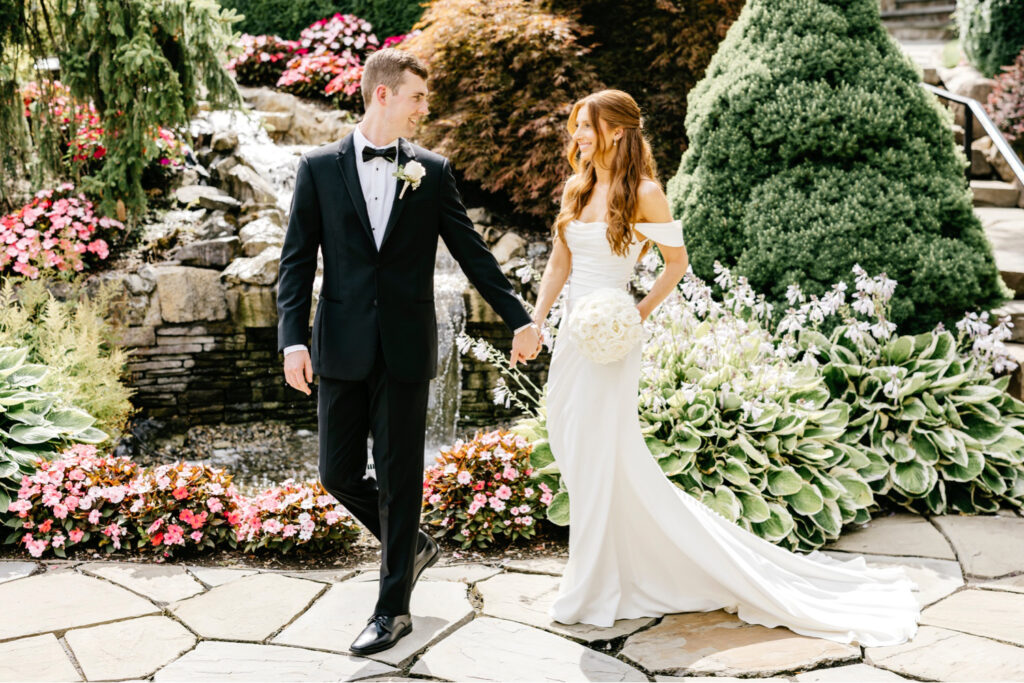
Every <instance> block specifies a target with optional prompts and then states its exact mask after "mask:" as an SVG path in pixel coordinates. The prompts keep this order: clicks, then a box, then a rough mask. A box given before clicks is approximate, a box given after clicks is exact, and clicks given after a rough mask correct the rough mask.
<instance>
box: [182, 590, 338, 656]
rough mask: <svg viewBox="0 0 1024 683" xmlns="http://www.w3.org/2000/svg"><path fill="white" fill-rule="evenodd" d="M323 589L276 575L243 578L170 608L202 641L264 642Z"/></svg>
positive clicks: (303, 608)
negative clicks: (217, 639)
mask: <svg viewBox="0 0 1024 683" xmlns="http://www.w3.org/2000/svg"><path fill="white" fill-rule="evenodd" d="M324 588H325V586H324V585H323V584H321V583H316V582H313V581H304V580H302V579H293V578H290V577H287V576H279V575H277V574H256V575H254V576H246V577H244V578H241V579H238V580H237V581H232V582H230V583H226V584H223V585H220V586H217V587H216V588H211V589H210V591H209V592H207V593H204V594H203V595H197V596H195V597H193V598H188V599H187V600H182V601H181V602H176V603H174V604H173V605H171V606H170V610H171V611H172V612H173V613H174V614H175V615H176V616H177V617H178V618H179V619H181V620H182V621H183V622H185V624H187V625H188V627H189V628H191V629H192V630H193V631H195V632H196V633H198V634H199V635H201V636H203V637H205V638H220V639H223V640H257V641H258V640H263V639H265V638H268V637H270V636H271V635H272V634H273V633H274V632H275V631H277V630H278V629H280V628H281V627H282V626H284V625H285V624H287V623H288V622H289V621H291V620H292V619H293V618H294V617H295V616H296V615H298V614H299V613H300V612H302V611H303V610H305V609H306V607H307V606H308V605H309V603H310V601H312V600H313V598H314V597H315V596H316V595H317V593H319V592H320V591H322V590H324Z"/></svg>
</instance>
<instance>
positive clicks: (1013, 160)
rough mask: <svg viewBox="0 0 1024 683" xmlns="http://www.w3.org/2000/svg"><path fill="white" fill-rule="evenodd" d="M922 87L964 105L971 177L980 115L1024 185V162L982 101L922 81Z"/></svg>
mask: <svg viewBox="0 0 1024 683" xmlns="http://www.w3.org/2000/svg"><path fill="white" fill-rule="evenodd" d="M921 87H923V88H925V89H926V90H930V91H932V92H933V93H934V94H935V95H937V96H938V97H941V98H942V99H944V100H950V101H952V102H957V103H959V104H962V105H964V155H965V156H966V157H967V177H968V178H970V177H971V143H972V142H974V117H978V121H980V122H981V127H982V128H984V129H985V132H986V133H987V134H988V137H989V139H991V140H992V144H994V145H995V146H996V149H997V150H998V151H999V153H1000V154H1002V155H1003V158H1004V159H1006V163H1007V164H1009V166H1010V170H1012V171H1013V174H1014V175H1015V176H1017V182H1019V183H1020V184H1021V186H1024V163H1021V161H1020V159H1019V158H1017V155H1016V154H1015V153H1014V151H1013V148H1012V147H1010V143H1008V142H1007V141H1006V138H1004V137H1003V134H1002V133H1000V132H999V129H998V128H996V124H994V123H992V119H990V118H989V117H988V113H987V112H986V111H985V108H984V107H982V106H981V102H979V101H978V100H976V99H974V98H972V97H964V96H963V95H957V94H955V93H951V92H949V91H948V90H944V89H942V88H939V87H936V86H934V85H931V84H929V83H922V84H921Z"/></svg>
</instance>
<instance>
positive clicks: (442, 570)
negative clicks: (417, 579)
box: [421, 564, 501, 583]
mask: <svg viewBox="0 0 1024 683" xmlns="http://www.w3.org/2000/svg"><path fill="white" fill-rule="evenodd" d="M500 573H501V570H500V569H498V568H497V567H488V566H487V565H485V564H453V565H448V566H444V567H439V566H434V567H431V568H430V569H428V570H426V571H425V572H423V576H422V577H421V578H423V579H426V580H428V581H461V582H462V583H477V582H478V581H483V580H485V579H489V578H491V577H492V576H496V575H498V574H500Z"/></svg>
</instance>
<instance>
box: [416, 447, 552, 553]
mask: <svg viewBox="0 0 1024 683" xmlns="http://www.w3.org/2000/svg"><path fill="white" fill-rule="evenodd" d="M532 450H533V449H532V446H531V445H530V442H529V441H527V440H526V439H525V438H523V437H522V436H519V435H516V434H513V433H511V432H508V431H503V430H494V431H490V432H478V433H477V434H476V435H475V436H474V437H473V439H471V440H470V441H462V440H459V441H456V442H455V444H454V445H452V446H451V447H450V448H446V449H443V450H442V451H441V453H440V454H439V455H438V456H437V464H435V465H434V466H432V467H430V468H428V469H427V472H426V475H425V479H424V481H423V518H422V519H423V523H424V524H428V525H430V526H431V527H433V535H434V536H435V537H436V538H444V537H447V538H450V539H451V540H453V541H455V542H456V543H460V544H461V545H462V547H463V548H471V547H477V548H486V547H488V546H491V545H493V544H495V543H496V542H497V541H499V540H500V539H507V540H509V541H515V540H517V539H528V538H532V537H533V536H534V535H535V534H536V533H537V523H538V522H539V521H540V520H542V519H544V518H545V516H546V511H547V507H548V505H550V504H551V501H552V499H553V497H554V492H553V491H552V490H551V488H550V487H549V486H548V485H547V484H545V483H543V482H535V481H533V476H532V475H533V466H532V464H531V462H530V455H531V451H532Z"/></svg>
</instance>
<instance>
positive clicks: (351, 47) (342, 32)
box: [299, 14, 380, 58]
mask: <svg viewBox="0 0 1024 683" xmlns="http://www.w3.org/2000/svg"><path fill="white" fill-rule="evenodd" d="M299 45H300V46H301V47H303V48H305V49H307V50H309V51H310V52H313V53H325V52H351V53H353V54H354V55H356V57H357V58H361V57H366V56H367V55H369V54H370V53H371V52H373V51H374V50H376V49H377V48H378V47H379V46H380V41H378V40H377V36H376V35H374V33H373V26H372V25H370V22H368V21H366V20H365V19H360V18H359V17H357V16H355V15H354V14H335V15H334V16H333V17H327V18H326V19H320V20H319V21H314V22H313V23H312V24H310V25H309V26H307V27H306V28H304V29H303V30H302V33H301V34H299Z"/></svg>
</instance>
